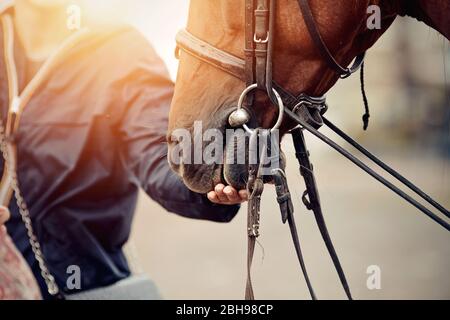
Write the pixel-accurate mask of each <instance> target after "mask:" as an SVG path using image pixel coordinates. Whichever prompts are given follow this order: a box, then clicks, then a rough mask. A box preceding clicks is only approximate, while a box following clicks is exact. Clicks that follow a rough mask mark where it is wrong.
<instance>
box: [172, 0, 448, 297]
mask: <svg viewBox="0 0 450 320" xmlns="http://www.w3.org/2000/svg"><path fill="white" fill-rule="evenodd" d="M298 3H299V8H300V11H301V13H302V15H303V18H304V20H305V23H306V26H307V29H308V32H309V34H310V36H311V38H312V40H313V42H314V44H315V46H316V47H317V49H318V51H319V52H320V54H321V56H322V57H323V59H324V60H325V61H326V62H327V63H328V65H329V66H330V68H332V69H333V70H335V72H336V73H337V74H338V75H339V76H340V77H341V78H347V77H349V76H350V75H352V74H353V73H355V72H357V71H358V70H360V69H361V76H363V66H364V58H365V53H362V54H361V55H359V56H357V57H356V59H355V61H354V63H353V65H352V66H351V67H348V68H344V67H342V66H341V65H340V64H339V63H338V62H337V61H336V59H335V58H334V57H333V55H332V54H331V52H330V50H329V49H328V47H327V45H326V44H325V42H324V40H323V38H322V36H321V35H320V32H319V30H318V28H317V25H316V23H315V20H314V17H313V13H312V11H311V8H310V6H309V3H308V0H298ZM275 4H276V0H245V49H244V55H245V58H244V59H241V58H239V57H236V56H234V55H231V54H229V53H227V52H225V51H222V50H220V49H217V48H215V47H214V46H212V45H211V44H208V43H207V42H205V41H203V40H201V39H199V38H197V37H195V36H194V35H192V34H190V33H189V32H188V31H186V30H181V31H180V32H179V33H178V34H177V37H176V41H177V50H176V55H177V57H179V56H180V52H181V51H184V52H186V53H188V54H189V55H191V56H193V57H195V58H197V59H199V60H201V61H203V62H205V63H207V64H209V65H211V66H213V67H215V68H217V69H220V70H222V71H224V72H226V73H228V74H230V75H232V76H234V77H236V78H237V79H240V80H241V81H243V82H245V83H246V85H247V88H246V89H245V90H244V91H243V93H242V94H241V96H240V98H239V102H238V106H237V110H236V111H235V112H234V113H233V114H231V116H230V118H229V123H230V125H231V126H232V127H244V129H245V130H246V131H247V132H248V133H249V134H250V137H251V138H250V149H252V148H255V143H256V142H255V141H257V140H258V137H259V136H267V135H270V133H271V131H274V130H275V129H278V128H279V127H280V125H281V123H282V122H283V120H284V117H285V116H287V117H289V118H290V120H292V121H293V122H294V123H296V124H297V125H298V126H297V127H296V128H295V129H293V130H292V131H291V134H292V137H293V142H294V146H295V150H296V157H297V160H298V162H299V166H300V173H301V175H302V176H303V178H304V181H305V185H306V191H305V192H304V194H303V196H302V199H301V200H302V202H303V203H304V204H305V206H306V208H307V209H308V210H310V211H312V212H313V214H314V217H315V219H316V223H317V225H318V228H319V231H320V233H321V235H322V238H323V240H324V243H325V245H326V247H327V250H328V252H329V255H330V257H331V259H332V261H333V264H334V266H335V269H336V271H337V274H338V276H339V279H340V281H341V284H342V287H343V289H344V291H345V293H346V295H347V297H348V299H350V300H351V299H352V295H351V292H350V288H349V285H348V282H347V279H346V277H345V274H344V271H343V268H342V266H341V263H340V261H339V258H338V255H337V253H336V250H335V248H334V246H333V243H332V240H331V237H330V235H329V232H328V229H327V226H326V223H325V219H324V216H323V213H322V208H321V203H320V196H319V191H318V187H317V182H316V179H315V176H314V170H313V166H312V164H311V161H310V154H309V152H308V150H307V147H306V143H305V139H304V131H305V130H306V131H309V132H310V133H312V134H313V135H314V136H316V137H317V138H318V139H320V140H321V141H323V142H324V143H325V144H327V145H328V146H330V147H331V148H333V149H335V150H336V151H337V152H339V153H340V154H341V155H343V156H344V157H345V158H347V159H348V160H350V161H351V162H353V163H354V164H355V165H356V166H358V167H359V168H360V169H362V170H363V171H364V172H366V173H367V174H368V175H370V176H371V177H373V178H374V179H376V180H377V181H379V182H380V183H382V184H383V185H384V186H386V187H387V188H389V189H390V190H391V191H393V192H394V193H396V194H397V195H399V196H400V197H401V198H403V199H404V200H406V201H407V202H409V203H410V204H412V205H413V206H414V207H416V208H417V209H418V210H420V211H422V212H423V213H424V214H426V215H427V216H428V217H430V218H431V219H433V220H434V221H435V222H437V223H438V224H439V225H441V226H443V227H444V228H445V229H447V230H449V231H450V224H449V223H448V222H447V221H446V220H444V219H442V218H441V217H439V216H438V215H436V214H435V213H433V212H432V211H431V210H429V209H428V208H427V207H425V206H424V205H422V204H421V203H419V202H418V201H417V200H415V199H414V198H412V197H411V196H409V195H408V194H406V193H405V192H404V191H402V190H401V189H400V188H398V187H397V186H395V185H394V184H393V183H391V182H390V181H388V180H387V179H385V178H384V177H382V176H381V175H380V174H378V173H377V172H375V171H374V170H373V169H371V168H370V167H368V166H367V165H366V164H364V163H363V162H362V161H361V160H360V159H359V158H357V157H355V156H354V155H352V154H351V153H350V152H349V151H347V150H346V149H344V148H343V147H341V146H340V145H338V144H337V143H336V142H334V141H333V140H331V139H330V138H328V137H327V136H325V135H324V134H322V133H321V132H320V131H319V130H318V129H319V128H321V127H322V126H323V125H326V126H327V127H329V128H330V129H331V130H332V131H334V132H335V133H336V134H337V135H338V136H340V137H341V138H343V139H344V140H345V141H347V142H348V143H349V144H351V145H352V146H353V147H354V148H356V149H357V150H358V151H360V152H361V153H362V154H363V155H365V156H366V157H367V158H368V159H370V160H371V161H372V162H374V164H376V165H377V166H378V167H380V168H381V169H383V170H384V171H386V172H387V173H389V174H390V175H391V176H392V177H394V178H395V179H397V180H398V181H399V182H400V183H401V184H402V185H404V186H406V187H408V188H409V189H410V190H412V191H413V192H414V193H416V194H417V195H418V196H420V197H421V198H423V199H424V200H425V201H427V202H428V203H429V204H430V205H432V206H433V207H434V208H435V209H437V210H438V211H440V212H441V213H442V214H444V215H445V216H446V218H450V213H449V211H448V210H447V209H445V208H444V207H443V206H442V205H440V204H439V203H437V202H436V201H435V200H433V199H432V198H431V197H430V196H429V195H428V194H426V193H425V192H423V191H422V190H421V189H419V188H418V187H417V186H415V185H414V184H413V183H412V182H410V181H409V180H407V179H406V178H405V177H403V176H402V175H400V174H399V173H398V172H397V171H395V170H394V169H392V168H391V167H390V166H388V165H387V164H386V163H384V162H383V161H381V160H380V159H378V158H377V157H376V156H374V155H373V154H372V153H370V152H369V151H368V150H367V149H365V148H364V147H363V146H361V145H360V144H358V143H357V142H356V141H354V140H353V139H352V138H350V137H349V136H348V135H347V134H345V133H344V132H343V131H342V130H340V129H339V128H338V127H336V126H335V125H334V124H333V123H332V122H330V121H329V120H328V119H326V118H325V117H324V116H323V115H324V114H325V112H326V111H327V109H328V106H327V104H326V99H325V97H323V96H322V97H311V96H308V95H307V94H304V93H302V94H300V95H299V96H294V95H293V94H291V93H290V92H288V91H287V90H285V89H284V88H283V87H281V86H280V85H279V84H278V83H277V82H275V81H274V80H273V79H272V52H273V42H274V34H275V33H274V29H275V24H274V17H275ZM361 82H362V92H363V96H364V103H365V106H366V114H365V115H364V122H365V129H366V128H367V124H368V118H369V112H368V105H367V99H366V97H365V92H364V86H363V83H364V82H363V77H362V78H361ZM255 90H262V91H265V92H266V93H267V95H268V96H269V97H270V99H271V101H272V103H273V104H274V105H276V106H278V108H279V117H278V120H277V122H276V124H275V125H274V127H273V128H272V129H271V130H267V129H250V128H249V127H248V126H247V124H248V123H249V121H250V115H249V113H248V111H247V109H248V108H251V107H252V106H253V104H254V98H253V92H254V91H255ZM263 141H266V139H263ZM256 148H257V147H256ZM260 148H261V149H264V148H266V146H263V147H261V146H260ZM250 151H251V150H250ZM253 151H255V150H253ZM256 151H260V150H258V149H256ZM257 154H259V153H258V152H257ZM263 159H264V156H263V153H261V157H260V159H259V165H249V182H248V184H247V189H248V191H249V194H250V200H249V205H248V225H247V231H248V255H247V286H246V298H247V299H250V300H252V299H254V292H253V287H252V281H251V265H252V260H253V253H254V250H255V243H256V239H257V237H258V236H259V217H260V201H261V195H262V193H263V190H264V184H263V180H262V177H261V174H260V172H261V170H260V169H261V166H262V163H264V161H262V160H263ZM272 176H273V179H274V182H275V189H276V192H277V201H278V203H279V206H280V212H281V216H282V221H283V223H288V224H289V227H290V231H291V235H292V239H293V243H294V247H295V250H296V253H297V258H298V261H299V264H300V267H301V270H302V272H303V275H304V278H305V280H306V283H307V286H308V289H309V292H310V295H311V297H312V299H316V295H315V293H314V290H313V287H312V285H311V282H310V280H309V276H308V273H307V270H306V266H305V262H304V259H303V255H302V250H301V246H300V240H299V237H298V232H297V227H296V224H295V219H294V208H293V204H292V197H291V194H290V192H289V187H288V184H287V177H286V173H285V172H284V170H283V169H281V168H276V169H274V170H272Z"/></svg>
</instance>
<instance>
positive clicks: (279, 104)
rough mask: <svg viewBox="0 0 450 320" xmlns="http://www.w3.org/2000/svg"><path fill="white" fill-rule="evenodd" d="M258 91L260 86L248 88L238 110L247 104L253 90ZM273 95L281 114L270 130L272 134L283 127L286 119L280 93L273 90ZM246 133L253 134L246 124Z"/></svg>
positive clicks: (240, 100) (254, 85) (243, 93)
mask: <svg viewBox="0 0 450 320" xmlns="http://www.w3.org/2000/svg"><path fill="white" fill-rule="evenodd" d="M255 89H258V85H257V84H256V83H255V84H252V85H251V86H248V87H247V88H246V89H245V90H244V91H243V92H242V94H241V96H240V98H239V102H238V106H237V109H238V110H239V109H242V108H243V106H244V102H245V98H246V97H247V95H248V94H249V93H250V92H252V91H253V90H255ZM272 91H273V94H274V95H275V98H276V99H277V106H278V109H279V114H278V120H277V122H276V123H275V125H274V126H273V128H272V129H270V132H271V133H273V132H274V131H275V130H278V129H279V128H280V127H281V124H282V123H283V119H284V103H283V99H281V96H280V94H279V93H278V91H277V90H275V89H273V88H272ZM243 127H244V129H245V131H247V132H248V133H250V134H251V133H253V130H252V129H250V128H249V127H248V126H247V125H246V124H244V125H243Z"/></svg>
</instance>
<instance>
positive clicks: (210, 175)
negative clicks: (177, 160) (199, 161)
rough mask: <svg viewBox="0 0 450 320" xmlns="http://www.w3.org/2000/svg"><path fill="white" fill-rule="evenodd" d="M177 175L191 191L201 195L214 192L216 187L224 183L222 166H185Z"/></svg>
mask: <svg viewBox="0 0 450 320" xmlns="http://www.w3.org/2000/svg"><path fill="white" fill-rule="evenodd" d="M177 174H178V175H179V176H180V177H181V179H182V180H183V183H184V184H185V185H186V187H187V188H188V189H189V190H191V191H193V192H195V193H200V194H206V193H208V192H210V191H213V190H214V188H215V186H216V185H218V184H220V183H224V181H223V178H222V166H221V165H183V166H182V169H181V172H180V171H178V172H177Z"/></svg>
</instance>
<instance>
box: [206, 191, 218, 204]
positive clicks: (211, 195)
mask: <svg viewBox="0 0 450 320" xmlns="http://www.w3.org/2000/svg"><path fill="white" fill-rule="evenodd" d="M208 200H209V201H211V202H212V203H216V204H218V203H219V198H218V197H217V194H216V192H215V191H211V192H209V193H208Z"/></svg>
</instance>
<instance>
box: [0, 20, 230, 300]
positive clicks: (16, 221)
mask: <svg viewBox="0 0 450 320" xmlns="http://www.w3.org/2000/svg"><path fill="white" fill-rule="evenodd" d="M4 32H5V30H2V32H0V36H1V37H2V39H0V52H4V48H3V43H4V41H3V40H4V37H5V34H4ZM16 39H17V37H16ZM16 43H18V41H16ZM15 47H16V53H15V56H16V59H15V60H16V64H17V70H18V78H19V85H20V89H21V90H23V89H24V88H25V86H26V84H27V82H28V81H30V79H29V75H32V74H33V70H32V69H30V67H32V66H31V65H30V64H29V63H28V62H27V61H26V59H25V57H24V56H23V54H22V48H21V46H20V44H16V46H15ZM0 86H1V87H0V104H1V108H2V117H3V119H5V118H6V112H7V108H8V105H9V101H8V77H7V73H6V61H5V59H3V58H2V59H0ZM172 94H173V83H172V82H171V81H170V79H169V76H168V73H167V71H166V68H165V66H164V64H163V62H162V61H161V60H160V59H159V58H158V57H157V55H156V54H155V52H154V51H153V49H152V48H151V47H150V45H149V43H148V42H147V41H146V39H144V37H143V36H142V35H140V34H139V33H138V32H137V31H136V30H134V29H132V28H118V29H115V30H114V31H112V30H101V31H95V32H94V31H91V32H89V33H88V34H87V35H85V36H84V37H82V39H81V40H80V41H78V42H75V44H74V45H73V46H69V47H66V48H64V49H62V50H61V52H59V54H58V55H57V57H56V58H55V60H54V61H53V62H52V66H51V72H49V73H48V74H46V75H44V76H43V77H42V79H40V82H39V85H38V86H37V88H36V90H35V92H34V93H33V94H32V96H31V99H30V100H29V102H28V103H27V104H26V107H25V109H24V111H23V114H22V116H21V121H20V127H19V130H18V132H17V135H16V143H17V148H18V175H19V180H20V185H21V189H22V192H23V194H24V196H25V199H26V201H27V203H28V205H29V207H30V211H31V215H32V221H33V225H34V228H35V231H36V233H37V236H38V238H39V240H40V243H41V244H42V249H43V253H44V255H45V258H46V260H47V263H48V265H49V267H50V270H51V272H52V273H53V275H54V276H55V277H56V279H57V282H58V284H59V286H60V287H61V288H62V289H64V288H65V287H66V279H67V277H68V274H67V273H66V271H67V268H68V266H71V265H77V266H79V267H80V268H81V270H82V274H81V275H82V289H83V290H87V289H91V288H97V287H101V286H106V285H109V284H112V283H114V282H116V281H118V280H121V279H123V278H125V277H127V276H128V275H129V273H130V271H129V268H128V265H127V261H126V258H125V256H124V254H123V252H122V246H123V245H124V243H126V242H127V240H128V237H129V235H130V227H131V222H132V219H133V214H134V211H135V206H136V200H137V196H138V190H139V188H143V189H144V190H145V192H146V193H147V194H148V195H149V196H150V197H151V198H152V199H154V200H155V201H157V202H158V203H159V204H160V205H161V206H163V207H164V208H165V209H166V210H167V211H170V212H174V213H177V214H179V215H182V216H185V217H189V218H195V219H208V220H212V221H217V222H227V221H230V220H231V219H232V218H233V217H234V216H235V215H236V213H237V211H238V209H239V207H238V206H218V205H214V204H212V203H210V202H209V201H208V200H207V199H206V198H205V196H202V195H199V194H194V193H192V192H190V191H189V190H188V189H187V188H186V187H185V186H184V185H183V184H182V182H181V181H180V180H179V178H178V177H177V176H175V175H174V174H173V173H172V171H171V170H170V169H169V166H168V163H167V158H166V154H167V146H166V143H165V136H166V129H167V124H168V119H167V117H168V113H169V106H170V102H171V98H172ZM1 167H3V163H2V164H1ZM0 173H1V172H0ZM10 210H11V213H12V219H11V221H10V222H9V223H8V225H7V227H8V229H9V233H10V235H11V236H12V238H13V240H14V241H15V244H16V245H17V247H18V248H19V250H20V251H21V252H22V253H23V255H24V256H25V258H26V260H27V261H28V263H29V264H30V265H31V267H32V269H33V271H34V273H35V276H36V278H37V279H38V281H39V283H40V285H41V288H42V289H44V288H45V285H44V283H43V281H42V278H41V276H40V274H39V268H38V266H37V263H36V261H35V259H34V257H33V254H32V252H31V248H30V246H29V244H28V239H27V236H26V234H25V229H24V227H23V225H22V223H21V221H20V217H19V214H18V210H17V207H16V205H15V201H14V200H13V201H11V203H10ZM44 291H45V290H44ZM44 294H45V292H44Z"/></svg>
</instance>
